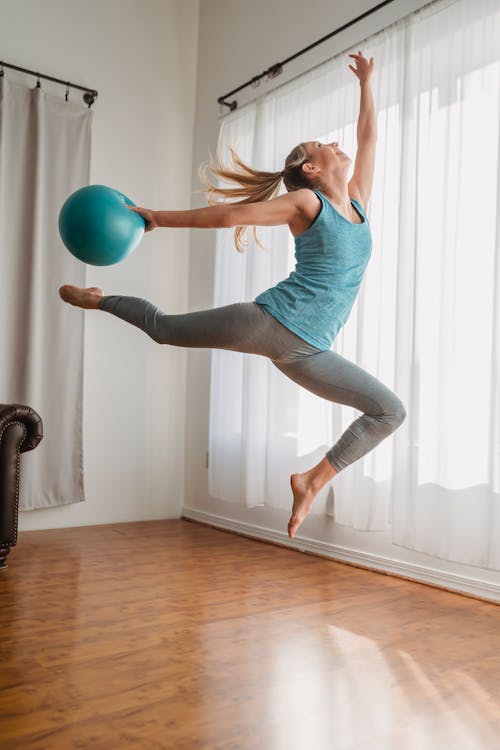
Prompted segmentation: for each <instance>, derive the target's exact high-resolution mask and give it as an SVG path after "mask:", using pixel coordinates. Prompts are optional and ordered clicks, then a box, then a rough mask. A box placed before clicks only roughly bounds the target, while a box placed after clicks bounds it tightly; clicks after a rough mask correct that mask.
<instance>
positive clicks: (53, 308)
mask: <svg viewBox="0 0 500 750" xmlns="http://www.w3.org/2000/svg"><path fill="white" fill-rule="evenodd" d="M92 116H93V111H92V110H90V109H89V108H88V107H86V106H85V105H83V104H82V105H80V104H76V103H73V102H70V101H68V102H66V101H65V100H64V98H62V97H58V96H52V95H50V94H47V93H45V92H44V91H43V89H42V88H31V89H30V88H28V87H26V86H22V85H19V84H16V83H13V82H11V81H9V80H7V77H6V76H4V77H2V78H0V341H1V354H2V356H1V366H0V400H1V401H2V402H4V403H8V402H20V403H22V404H26V405H27V406H31V407H33V408H34V409H35V410H36V411H37V412H38V413H39V414H40V416H41V418H42V421H43V429H44V439H43V440H42V442H41V443H40V445H39V447H38V448H37V449H36V451H32V452H29V453H26V454H25V456H23V470H22V472H21V486H20V507H21V508H22V509H23V510H31V509H33V508H43V507H49V506H55V505H65V504H68V503H75V502H79V501H81V500H84V488H83V469H82V378H83V320H84V318H83V310H80V311H78V310H77V309H76V308H72V309H71V310H69V308H68V307H67V306H66V305H64V304H63V303H62V301H61V300H60V299H59V296H58V288H59V286H60V285H61V284H63V283H70V284H77V285H79V286H82V285H84V282H85V266H84V265H83V263H80V262H79V261H77V260H76V259H75V258H73V256H72V255H70V253H68V252H67V250H66V249H65V248H64V245H63V244H62V242H61V240H60V237H59V233H58V225H57V220H58V215H59V210H60V207H61V205H62V204H63V202H64V201H65V199H66V198H67V197H68V195H69V194H70V193H72V192H73V191H74V190H76V189H77V188H79V187H82V186H83V185H87V184H88V181H89V169H90V137H91V123H92Z"/></svg>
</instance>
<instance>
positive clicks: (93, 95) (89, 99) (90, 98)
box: [0, 60, 97, 109]
mask: <svg viewBox="0 0 500 750" xmlns="http://www.w3.org/2000/svg"><path fill="white" fill-rule="evenodd" d="M4 67H5V68H11V69H12V70H19V71H21V73H27V74H28V75H30V76H36V77H37V83H36V87H37V88H38V89H39V88H41V86H40V78H44V79H45V80H46V81H54V83H62V84H63V85H65V86H66V87H67V88H66V96H65V99H66V101H68V94H69V88H73V89H80V91H85V92H86V93H85V94H84V95H83V101H84V102H85V104H88V105H89V109H90V107H91V106H92V105H93V103H94V102H95V100H96V99H97V91H96V90H95V89H89V88H87V86H78V85H77V84H76V83H70V82H69V81H62V80H61V79H60V78H52V76H46V75H44V74H43V73H37V72H36V71H35V70H26V68H19V67H18V66H17V65H11V64H10V63H6V62H3V60H0V78H1V77H2V76H3V74H4V71H3V68H4Z"/></svg>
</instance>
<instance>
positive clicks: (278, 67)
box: [217, 0, 394, 112]
mask: <svg viewBox="0 0 500 750" xmlns="http://www.w3.org/2000/svg"><path fill="white" fill-rule="evenodd" d="M392 2H394V0H385V2H383V3H379V4H378V5H376V6H375V7H374V8H372V9H371V10H367V11H366V13H362V14H361V15H360V16H358V17H357V18H354V19H353V20H352V21H349V23H345V24H344V25H343V26H339V28H338V29H335V31H332V32H330V34H327V35H326V36H323V37H321V39H318V40H317V41H316V42H313V43H312V44H309V45H308V46H307V47H304V49H301V50H300V51H299V52H296V53H295V54H294V55H291V57H287V59H286V60H283V61H282V62H278V63H275V64H274V65H271V67H270V68H268V69H267V70H265V71H264V72H263V73H260V75H257V76H254V77H253V78H251V79H250V80H249V81H247V82H246V83H242V84H241V86H238V88H236V89H233V90H232V91H229V92H228V93H227V94H224V96H219V98H218V99H217V102H218V104H223V105H224V106H225V107H229V109H230V111H231V112H232V111H233V110H234V109H236V108H237V106H238V102H237V101H236V99H234V100H233V101H232V102H226V101H224V100H225V99H227V97H228V96H233V94H237V93H238V91H241V90H242V89H246V88H247V86H258V85H259V83H260V81H261V79H262V78H264V77H266V76H267V77H268V78H276V77H277V76H279V75H281V73H282V72H283V66H284V65H286V64H287V63H289V62H291V61H292V60H295V58H296V57H300V55H303V54H304V53H305V52H309V50H311V49H313V48H314V47H317V46H318V45H320V44H322V43H323V42H326V40H327V39H331V38H332V36H335V35H336V34H340V32H341V31H344V29H348V28H349V26H353V25H354V24H355V23H358V21H361V19H363V18H365V17H366V16H370V15H371V14H372V13H375V11H377V10H380V8H383V7H384V6H385V5H389V3H392Z"/></svg>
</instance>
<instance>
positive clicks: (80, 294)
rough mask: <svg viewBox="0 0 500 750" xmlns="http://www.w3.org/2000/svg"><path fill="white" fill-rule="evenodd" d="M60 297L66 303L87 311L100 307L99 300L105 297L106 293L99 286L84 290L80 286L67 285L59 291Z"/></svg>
mask: <svg viewBox="0 0 500 750" xmlns="http://www.w3.org/2000/svg"><path fill="white" fill-rule="evenodd" d="M59 296H60V298H61V299H63V300H64V301H65V302H69V304H70V305H74V306H75V307H83V308H85V309H86V310H95V309H97V308H98V307H99V300H100V299H101V297H104V292H103V291H102V289H100V288H99V287H98V286H89V287H87V288H86V289H82V288H81V287H79V286H71V284H65V285H64V286H62V287H60V289H59Z"/></svg>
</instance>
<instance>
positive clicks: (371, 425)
mask: <svg viewBox="0 0 500 750" xmlns="http://www.w3.org/2000/svg"><path fill="white" fill-rule="evenodd" d="M99 307H100V309H101V310H106V312H110V313H112V314H113V315H116V316H117V317H118V318H121V319H122V320H126V321H127V322H128V323H132V325H135V326H137V327H138V328H140V329H141V330H143V331H145V333H147V334H148V336H150V337H151V338H152V339H154V341H157V342H158V343H159V344H171V345H173V346H187V347H198V348H204V349H231V350H232V351H237V352H247V353H250V354H260V355H262V356H264V357H268V358H269V359H270V360H271V362H272V363H273V364H274V365H276V367H277V368H278V369H279V370H281V372H283V373H284V374H285V375H286V376H287V377H289V378H290V379H291V380H293V381H295V383H298V384H299V385H301V386H303V387H304V388H307V390H308V391H311V393H315V394H316V395H317V396H321V398H324V399H327V400H328V401H334V402H335V403H337V404H345V405H347V406H353V407H354V408H355V409H359V411H362V412H364V413H363V414H362V416H360V417H358V419H356V420H355V421H354V422H353V423H352V424H351V425H350V426H349V427H348V428H347V430H346V431H345V432H344V434H343V435H342V436H341V437H340V440H339V441H338V442H337V443H335V445H334V446H333V447H332V448H330V449H329V451H328V452H327V453H326V458H327V459H328V461H329V462H330V464H331V465H332V466H333V468H334V469H335V470H336V471H337V472H339V471H341V470H342V469H345V468H346V466H349V464H352V463H353V462H354V461H357V459H358V458H361V456H364V455H365V454H366V453H368V452H369V451H371V450H372V449H373V448H375V446H376V445H378V444H379V443H380V442H381V441H382V440H383V439H384V438H385V437H387V436H388V435H390V434H391V433H392V432H394V430H396V429H397V427H399V425H400V424H401V423H402V422H403V420H404V418H405V416H406V412H405V408H404V406H403V404H402V402H401V401H400V399H399V398H398V397H397V396H396V394H395V393H393V392H392V391H391V390H389V388H387V386H385V385H384V384H383V383H381V382H380V381H379V380H377V379H376V378H374V377H373V375H370V374H369V373H367V372H365V371H364V370H362V369H361V367H358V366H357V365H355V364H353V363H352V362H349V360H347V359H345V358H344V357H341V356H340V354H337V353H336V352H333V351H331V350H329V351H320V350H319V349H317V348H316V347H314V346H311V344H308V343H307V342H306V341H304V340H303V339H301V338H299V336H296V335H295V334H294V333H292V331H290V330H289V329H288V328H286V327H285V326H284V325H282V324H281V323H280V322H279V321H278V320H276V318H273V316H272V315H271V314H270V313H269V312H267V310H266V309H265V308H263V307H262V306H261V305H258V304H257V303H256V302H240V303H237V304H234V305H226V306H225V307H217V308H215V309H213V310H201V311H199V312H192V313H186V314H184V315H167V314H166V313H164V312H163V311H162V310H160V309H159V308H158V307H156V306H155V305H153V304H152V303H151V302H148V301H147V300H145V299H141V298H139V297H119V296H108V297H103V298H102V300H101V301H100V302H99Z"/></svg>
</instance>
